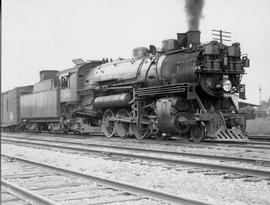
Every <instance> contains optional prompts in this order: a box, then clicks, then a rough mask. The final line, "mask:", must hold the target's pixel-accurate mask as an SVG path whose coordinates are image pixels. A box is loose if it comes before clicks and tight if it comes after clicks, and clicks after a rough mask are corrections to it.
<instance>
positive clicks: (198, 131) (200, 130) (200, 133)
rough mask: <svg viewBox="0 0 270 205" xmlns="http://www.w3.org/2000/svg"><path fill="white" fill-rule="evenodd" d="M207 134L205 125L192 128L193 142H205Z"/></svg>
mask: <svg viewBox="0 0 270 205" xmlns="http://www.w3.org/2000/svg"><path fill="white" fill-rule="evenodd" d="M205 134H206V130H205V126H204V124H203V123H200V124H198V125H195V126H192V127H191V129H190V136H191V140H192V141H193V142H196V143H199V142H201V141H203V139H204V137H205Z"/></svg>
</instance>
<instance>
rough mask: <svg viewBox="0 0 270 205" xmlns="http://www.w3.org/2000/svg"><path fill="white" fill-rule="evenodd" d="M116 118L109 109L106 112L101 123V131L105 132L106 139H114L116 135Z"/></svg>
mask: <svg viewBox="0 0 270 205" xmlns="http://www.w3.org/2000/svg"><path fill="white" fill-rule="evenodd" d="M113 117H114V114H113V112H112V111H111V110H110V109H108V110H106V111H105V112H104V114H103V117H102V122H101V131H102V132H104V134H105V135H106V137H112V136H113V134H114V121H113V120H112V118H113Z"/></svg>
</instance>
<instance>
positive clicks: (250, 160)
mask: <svg viewBox="0 0 270 205" xmlns="http://www.w3.org/2000/svg"><path fill="white" fill-rule="evenodd" d="M11 138H14V139H20V141H18V140H16V141H15V140H11V139H7V138H2V140H3V141H12V142H13V141H14V142H17V143H19V142H20V143H23V142H25V141H24V140H25V139H26V140H30V138H21V137H11ZM31 140H33V141H42V142H53V143H62V144H68V145H70V146H72V145H78V146H84V147H87V149H84V148H77V147H76V150H78V149H80V151H88V152H89V151H91V152H102V153H104V150H100V151H99V150H96V149H95V150H93V149H90V148H89V147H100V148H107V149H116V150H122V151H137V152H147V153H150V154H168V155H174V156H180V157H192V158H202V159H211V160H222V161H237V162H244V163H258V162H266V163H270V161H268V160H264V159H255V158H242V157H229V156H220V155H208V154H200V153H190V152H180V151H175V152H174V151H166V150H157V149H145V148H137V147H124V146H116V145H100V144H94V143H82V142H67V141H58V140H48V139H31ZM33 141H31V142H30V143H34V142H33ZM57 146H58V145H57ZM61 147H62V148H70V147H64V146H61ZM61 147H60V148H61ZM57 148H59V147H57ZM108 152H110V153H113V154H122V153H119V152H117V151H108Z"/></svg>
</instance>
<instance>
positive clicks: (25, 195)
mask: <svg viewBox="0 0 270 205" xmlns="http://www.w3.org/2000/svg"><path fill="white" fill-rule="evenodd" d="M1 186H3V187H4V188H5V189H7V190H8V191H9V192H11V193H14V194H15V195H18V196H19V197H20V198H21V199H22V200H26V201H30V202H31V203H32V204H36V205H59V203H56V202H54V201H52V200H50V199H47V198H44V197H43V196H41V195H39V194H36V193H34V192H32V191H29V190H27V189H25V188H22V187H19V186H17V185H15V184H13V183H11V182H8V181H6V180H4V179H1Z"/></svg>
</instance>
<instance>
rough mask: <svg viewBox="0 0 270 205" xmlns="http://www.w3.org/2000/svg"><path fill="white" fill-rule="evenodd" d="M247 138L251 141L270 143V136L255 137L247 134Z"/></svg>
mask: <svg viewBox="0 0 270 205" xmlns="http://www.w3.org/2000/svg"><path fill="white" fill-rule="evenodd" d="M248 138H249V139H251V140H258V141H267V142H269V143H270V135H255V134H249V135H248Z"/></svg>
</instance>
